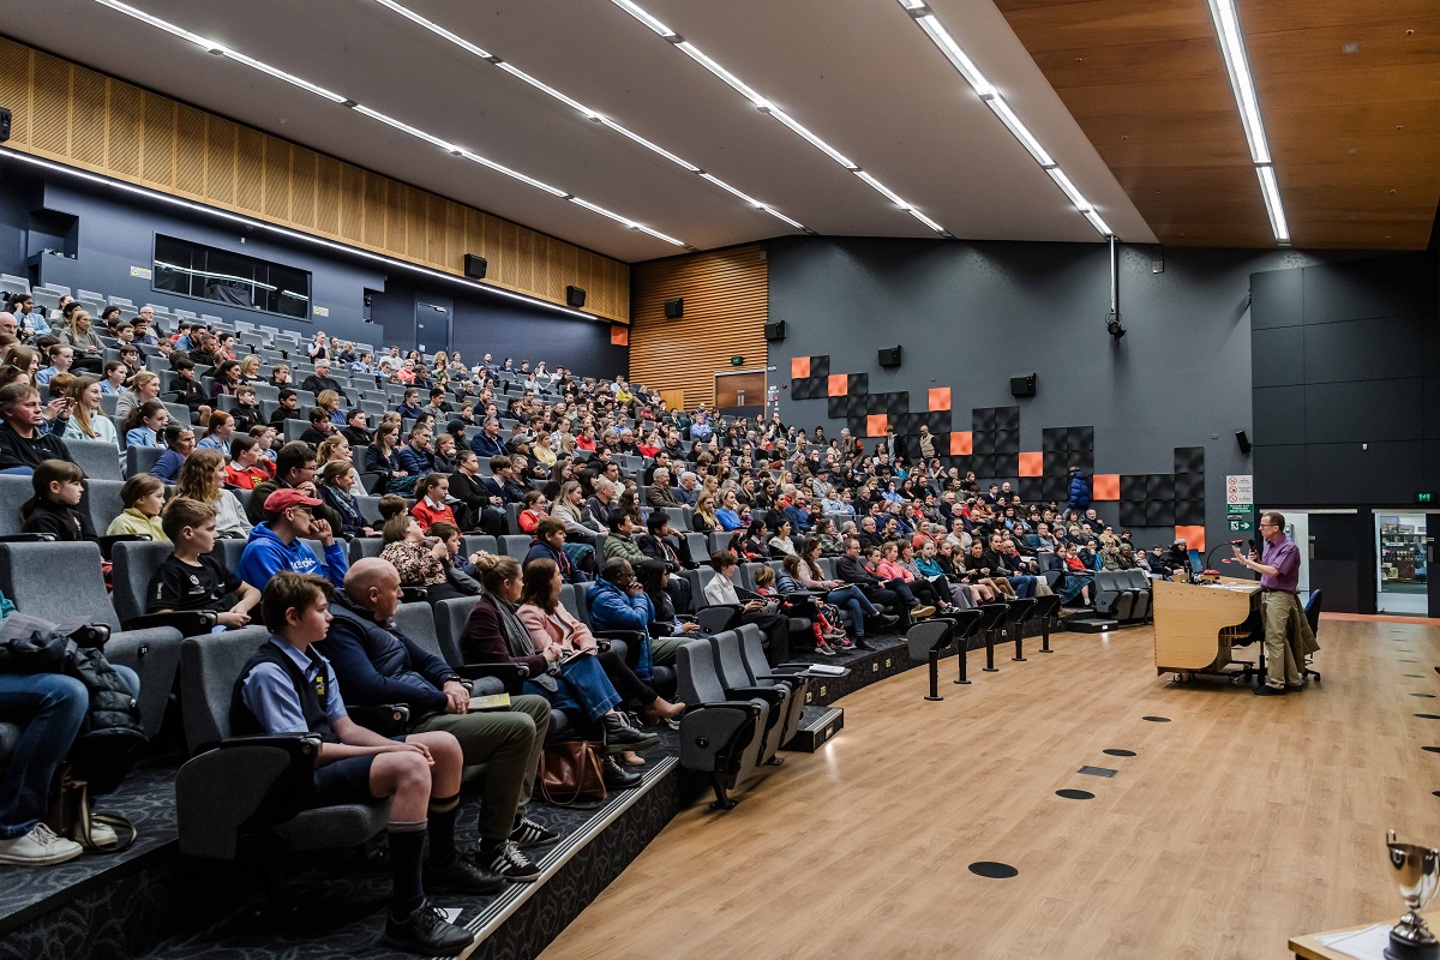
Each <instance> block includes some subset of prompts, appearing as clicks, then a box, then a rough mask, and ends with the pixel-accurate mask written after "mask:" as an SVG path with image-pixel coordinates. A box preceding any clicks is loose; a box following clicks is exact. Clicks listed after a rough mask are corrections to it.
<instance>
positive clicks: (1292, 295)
mask: <svg viewBox="0 0 1440 960" xmlns="http://www.w3.org/2000/svg"><path fill="white" fill-rule="evenodd" d="M1302 273H1303V271H1301V270H1299V269H1298V268H1297V269H1291V270H1270V271H1266V272H1264V273H1252V274H1250V329H1252V330H1266V329H1269V328H1272V327H1298V326H1300V324H1302V323H1304V322H1305V298H1304V286H1303V283H1304V281H1303V278H1302V276H1301V274H1302Z"/></svg>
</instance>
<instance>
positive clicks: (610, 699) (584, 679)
mask: <svg viewBox="0 0 1440 960" xmlns="http://www.w3.org/2000/svg"><path fill="white" fill-rule="evenodd" d="M475 573H476V575H477V576H478V577H479V579H480V583H481V585H482V586H484V588H485V592H484V593H483V594H481V596H480V602H479V603H477V604H475V607H474V609H472V610H471V611H470V618H469V619H468V620H467V621H466V622H465V632H464V633H463V634H461V636H460V652H461V654H462V655H463V656H464V657H465V662H466V663H517V664H522V665H524V666H525V667H526V668H527V669H528V670H529V671H530V676H529V677H528V678H527V679H526V680H525V682H524V692H525V693H532V694H537V695H539V696H542V697H544V698H545V699H547V700H549V701H550V705H551V706H552V707H554V708H555V709H556V710H559V711H561V712H563V713H568V714H571V715H573V716H574V717H575V718H576V719H577V720H582V721H584V720H588V721H591V722H593V723H598V724H599V725H600V727H601V729H602V730H603V731H604V733H605V742H606V743H607V744H608V745H609V746H610V747H611V748H612V749H615V750H647V749H649V748H650V747H654V746H658V745H659V743H660V738H659V737H656V736H655V735H654V734H647V733H643V732H641V731H639V730H636V729H634V728H633V727H630V726H629V725H627V724H626V723H625V721H624V720H623V719H622V718H621V717H620V715H619V714H618V713H617V712H616V711H615V708H616V707H617V706H619V705H620V703H621V697H620V694H619V693H618V692H617V691H616V690H615V686H614V684H612V683H611V682H610V678H609V677H607V676H606V675H605V669H604V668H603V667H602V666H601V665H600V661H599V660H597V659H596V658H595V657H593V656H589V655H586V654H581V655H578V656H573V657H568V658H567V657H565V655H564V653H563V651H562V650H561V648H560V647H559V645H558V644H554V645H551V646H549V647H546V648H545V649H544V650H542V651H538V652H537V651H536V649H535V643H534V641H533V640H531V638H530V631H529V630H526V629H525V625H524V624H523V623H521V622H520V618H519V616H518V615H517V614H516V612H515V611H516V607H517V605H518V604H519V602H520V596H521V592H522V590H523V588H524V581H523V580H522V578H521V572H520V561H518V560H516V559H515V558H514V557H502V556H492V555H489V554H486V555H484V556H481V557H480V558H479V560H478V561H477V562H476V564H475ZM562 659H563V661H564V662H563V663H562V662H561V661H562Z"/></svg>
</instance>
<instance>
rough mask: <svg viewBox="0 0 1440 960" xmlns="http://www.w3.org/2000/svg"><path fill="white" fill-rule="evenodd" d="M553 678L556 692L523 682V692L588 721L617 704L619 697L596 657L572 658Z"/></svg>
mask: <svg viewBox="0 0 1440 960" xmlns="http://www.w3.org/2000/svg"><path fill="white" fill-rule="evenodd" d="M555 679H556V680H557V681H558V682H559V686H560V689H559V690H557V691H555V692H554V693H551V692H550V691H548V690H546V689H545V688H544V687H542V686H540V684H538V683H536V682H535V681H533V680H526V681H525V687H524V689H525V692H526V693H533V694H536V695H538V696H541V697H544V698H545V699H546V700H549V701H550V705H551V706H552V707H554V708H555V709H556V710H559V711H561V712H562V713H578V714H580V715H581V716H584V717H585V718H586V719H588V720H598V719H600V718H601V717H603V716H605V714H607V713H609V712H610V711H611V710H614V709H615V708H616V707H617V706H619V704H620V694H619V692H618V691H616V689H615V685H614V684H613V683H611V682H610V678H609V677H607V676H605V668H604V667H603V666H602V665H601V664H600V660H599V658H598V657H576V658H575V659H574V660H571V661H570V663H569V664H567V665H566V666H565V668H564V672H563V673H561V674H560V676H558V677H556V678H555Z"/></svg>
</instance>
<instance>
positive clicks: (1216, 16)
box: [1210, 0, 1290, 246]
mask: <svg viewBox="0 0 1440 960" xmlns="http://www.w3.org/2000/svg"><path fill="white" fill-rule="evenodd" d="M1210 18H1211V20H1213V21H1214V23H1215V37H1216V39H1217V40H1219V42H1220V55H1221V57H1222V58H1223V59H1224V61H1225V72H1226V73H1228V74H1229V75H1230V89H1231V92H1233V93H1234V95H1235V106H1236V108H1237V109H1238V110H1239V111H1240V125H1241V126H1242V127H1244V128H1245V140H1246V142H1247V143H1248V144H1249V145H1250V160H1251V162H1252V163H1254V164H1255V172H1256V175H1257V176H1259V178H1260V195H1261V196H1262V197H1264V199H1265V212H1266V213H1267V214H1269V216H1270V229H1271V230H1272V231H1273V232H1274V234H1275V242H1276V243H1279V244H1280V245H1281V246H1287V245H1289V243H1290V226H1289V224H1288V223H1286V221H1285V208H1284V206H1282V205H1281V203H1280V184H1279V182H1278V181H1277V180H1276V179H1275V165H1274V163H1275V161H1274V158H1273V157H1271V155H1270V143H1269V141H1268V140H1267V139H1266V138H1265V124H1264V123H1263V122H1262V121H1261V120H1260V98H1259V96H1257V95H1256V93H1255V76H1254V74H1253V73H1251V71H1250V58H1249V56H1248V55H1247V54H1246V52H1245V33H1244V31H1243V30H1242V29H1241V28H1240V14H1239V12H1238V11H1237V10H1236V9H1235V3H1234V0H1210Z"/></svg>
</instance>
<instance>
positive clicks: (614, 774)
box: [605, 757, 645, 790]
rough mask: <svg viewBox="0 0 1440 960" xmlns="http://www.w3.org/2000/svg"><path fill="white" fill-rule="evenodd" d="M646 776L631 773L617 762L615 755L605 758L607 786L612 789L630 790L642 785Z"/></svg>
mask: <svg viewBox="0 0 1440 960" xmlns="http://www.w3.org/2000/svg"><path fill="white" fill-rule="evenodd" d="M644 779H645V778H644V776H642V775H641V774H638V773H631V772H630V771H628V770H626V769H624V768H623V767H621V766H620V764H618V763H616V762H615V758H614V757H606V758H605V786H606V787H608V788H609V789H611V790H628V789H630V788H631V787H638V786H640V781H641V780H644Z"/></svg>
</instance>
